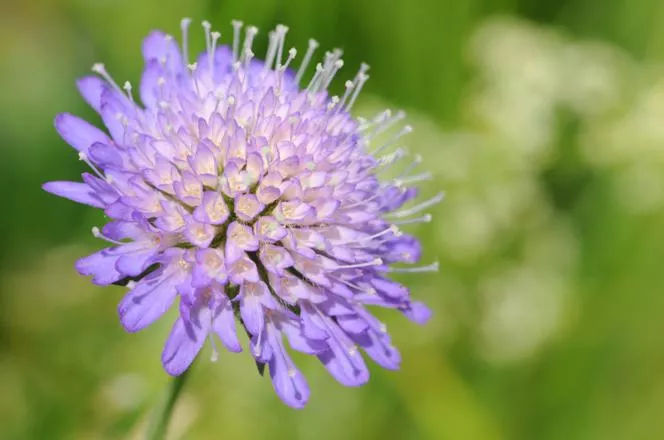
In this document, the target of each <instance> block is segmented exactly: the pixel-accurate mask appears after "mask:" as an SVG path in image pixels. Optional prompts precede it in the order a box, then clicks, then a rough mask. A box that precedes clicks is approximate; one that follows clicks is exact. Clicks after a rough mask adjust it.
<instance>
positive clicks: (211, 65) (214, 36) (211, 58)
mask: <svg viewBox="0 0 664 440" xmlns="http://www.w3.org/2000/svg"><path fill="white" fill-rule="evenodd" d="M210 36H211V37H212V45H211V47H210V53H209V55H208V57H209V62H208V64H209V68H210V79H211V80H212V81H213V82H214V52H215V51H216V50H217V41H218V40H219V38H221V33H219V32H212V33H211V34H210Z"/></svg>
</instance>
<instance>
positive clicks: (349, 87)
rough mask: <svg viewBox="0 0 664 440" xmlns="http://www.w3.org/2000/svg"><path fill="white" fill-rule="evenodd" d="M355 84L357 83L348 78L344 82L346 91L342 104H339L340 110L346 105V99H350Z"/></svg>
mask: <svg viewBox="0 0 664 440" xmlns="http://www.w3.org/2000/svg"><path fill="white" fill-rule="evenodd" d="M354 86H355V83H354V82H353V81H351V80H348V81H346V82H345V83H344V87H346V91H345V92H344V96H343V97H342V98H341V105H339V110H342V109H343V108H344V106H345V105H346V101H347V100H348V97H349V96H350V94H351V92H352V91H353V87H354Z"/></svg>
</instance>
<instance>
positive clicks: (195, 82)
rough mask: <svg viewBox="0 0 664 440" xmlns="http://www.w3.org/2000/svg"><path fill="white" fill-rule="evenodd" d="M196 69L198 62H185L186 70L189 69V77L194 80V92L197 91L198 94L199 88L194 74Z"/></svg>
mask: <svg viewBox="0 0 664 440" xmlns="http://www.w3.org/2000/svg"><path fill="white" fill-rule="evenodd" d="M197 69H198V64H197V63H192V64H187V70H189V72H191V77H192V79H193V80H194V87H196V93H198V94H199V95H200V94H201V90H200V88H199V86H198V78H197V77H196V75H195V73H196V70H197Z"/></svg>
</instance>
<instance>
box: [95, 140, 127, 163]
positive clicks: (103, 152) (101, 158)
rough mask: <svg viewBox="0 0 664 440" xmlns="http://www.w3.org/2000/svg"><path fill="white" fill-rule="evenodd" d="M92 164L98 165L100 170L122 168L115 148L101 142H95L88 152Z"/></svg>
mask: <svg viewBox="0 0 664 440" xmlns="http://www.w3.org/2000/svg"><path fill="white" fill-rule="evenodd" d="M88 154H89V155H90V159H92V162H94V163H95V164H97V165H99V166H100V167H101V168H102V169H106V168H108V167H115V168H122V165H123V163H122V156H121V155H120V153H119V152H118V150H117V148H116V147H114V146H111V145H108V144H103V143H101V142H95V143H94V144H92V145H91V146H90V148H89V150H88Z"/></svg>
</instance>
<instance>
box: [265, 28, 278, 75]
mask: <svg viewBox="0 0 664 440" xmlns="http://www.w3.org/2000/svg"><path fill="white" fill-rule="evenodd" d="M268 40H269V42H268V46H267V52H266V53H265V63H264V64H263V73H265V72H267V71H268V70H270V68H271V66H272V61H274V55H275V54H276V53H277V31H271V32H270V33H269V34H268Z"/></svg>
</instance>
